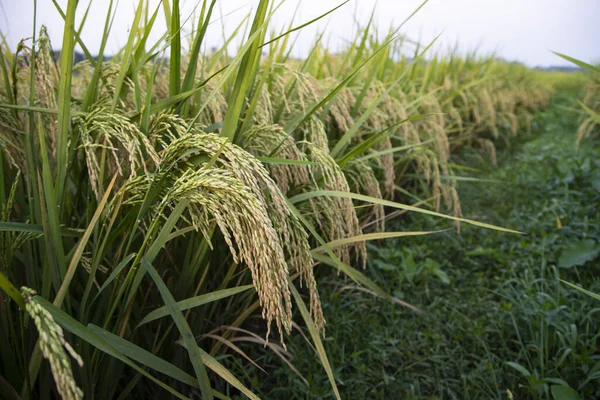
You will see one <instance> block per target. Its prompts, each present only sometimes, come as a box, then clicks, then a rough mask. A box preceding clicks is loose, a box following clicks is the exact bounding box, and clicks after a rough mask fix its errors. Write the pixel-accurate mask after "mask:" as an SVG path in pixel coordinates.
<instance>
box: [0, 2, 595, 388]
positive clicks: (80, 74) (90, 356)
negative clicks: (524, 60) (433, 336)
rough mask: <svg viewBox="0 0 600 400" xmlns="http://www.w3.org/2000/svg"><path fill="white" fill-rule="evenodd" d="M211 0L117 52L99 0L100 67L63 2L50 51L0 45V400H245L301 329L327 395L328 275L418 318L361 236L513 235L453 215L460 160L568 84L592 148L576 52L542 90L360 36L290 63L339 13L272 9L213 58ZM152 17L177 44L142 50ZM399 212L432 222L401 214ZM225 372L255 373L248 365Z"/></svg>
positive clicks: (139, 12) (522, 125)
mask: <svg viewBox="0 0 600 400" xmlns="http://www.w3.org/2000/svg"><path fill="white" fill-rule="evenodd" d="M215 4H216V0H211V1H208V0H205V1H203V2H200V3H199V4H198V6H199V7H198V10H199V17H198V18H197V21H196V27H195V30H194V31H193V32H192V34H191V35H183V34H182V31H181V26H182V21H183V20H184V18H185V17H186V16H184V15H180V9H179V1H178V0H173V1H171V2H169V1H163V2H162V7H159V8H157V9H154V8H150V6H149V4H148V3H147V2H146V1H145V0H139V1H138V2H137V6H136V12H135V18H134V20H133V21H132V25H131V29H130V31H129V37H128V40H127V42H126V44H125V46H124V47H123V49H122V50H121V51H120V52H119V53H118V54H115V55H108V54H105V53H104V49H105V46H106V43H107V41H108V38H109V37H110V31H111V27H112V25H111V24H112V18H113V16H114V13H115V12H116V2H112V1H111V2H110V6H109V8H108V10H107V12H106V15H105V16H103V18H105V21H106V22H105V28H104V31H103V32H101V33H100V34H101V35H102V44H101V47H100V52H99V54H98V55H94V56H92V54H91V53H90V52H89V50H88V48H87V47H86V45H85V43H84V42H83V41H82V40H81V39H80V36H79V32H81V30H82V29H83V25H84V24H85V18H84V19H83V22H80V25H79V22H78V23H77V24H76V19H75V13H76V11H77V9H78V4H77V1H76V0H69V1H68V3H67V6H66V8H65V9H60V7H59V6H58V5H57V12H59V13H61V15H63V18H64V21H65V30H64V32H63V39H62V43H50V39H49V36H48V32H47V30H46V28H45V27H43V26H32V35H33V36H32V37H31V38H29V39H24V40H23V41H21V42H20V43H19V44H18V46H17V47H16V51H13V50H11V46H10V45H9V43H7V42H6V40H2V42H1V51H0V56H1V58H0V68H1V75H2V78H1V80H0V146H1V150H0V168H1V173H0V204H1V205H2V206H1V208H0V288H2V291H0V299H1V300H2V301H0V321H1V323H0V354H1V358H2V363H1V364H0V392H1V393H2V395H3V396H5V397H6V398H8V399H34V398H35V399H37V398H48V399H50V398H65V399H81V398H83V397H84V396H85V398H98V399H105V398H107V399H109V398H119V399H125V398H182V399H186V398H202V399H212V398H221V399H227V398H242V397H248V398H251V399H256V398H259V397H258V395H257V394H256V393H255V390H254V388H253V386H254V385H253V380H255V379H258V380H261V379H262V378H261V375H260V374H261V373H262V372H260V371H259V370H261V369H263V366H261V365H260V361H257V360H255V359H254V358H255V357H254V358H253V357H251V356H250V354H249V353H250V352H249V351H248V350H247V349H249V348H251V349H252V351H251V353H252V355H254V354H263V355H265V357H274V359H276V360H279V361H278V362H279V363H280V364H281V365H286V366H287V367H288V368H290V371H292V372H290V373H291V374H297V375H298V376H301V377H303V374H304V373H305V371H302V370H299V369H297V368H296V367H295V366H294V359H293V354H292V353H291V351H290V348H288V343H289V342H290V341H292V343H297V341H296V338H300V337H302V338H303V339H302V340H303V341H304V344H305V346H306V349H307V350H308V352H307V354H310V355H311V356H312V357H313V358H314V360H315V362H317V363H318V364H319V367H320V372H319V373H320V374H321V377H323V380H324V381H325V382H326V385H327V387H325V388H324V389H325V390H326V391H327V394H326V395H324V396H325V397H327V396H329V397H333V398H341V395H340V391H339V389H338V386H339V384H340V381H339V376H336V369H335V368H334V367H333V365H335V364H334V363H335V360H334V359H332V358H330V356H329V355H328V352H327V351H326V347H331V343H327V346H325V344H324V341H325V340H327V337H328V331H330V329H336V328H335V327H331V326H330V323H328V321H327V320H326V318H325V314H326V313H324V310H323V302H322V300H321V294H322V293H323V290H327V291H329V290H333V289H331V287H330V286H326V288H325V289H323V286H322V285H323V284H326V283H327V282H329V281H330V280H331V279H341V278H343V279H345V282H347V283H348V284H352V285H356V286H358V287H360V289H361V290H362V291H363V295H364V296H369V297H373V298H378V299H386V300H391V302H392V303H393V304H394V306H395V307H398V308H399V309H402V310H404V311H406V310H410V311H409V312H410V313H413V314H414V315H417V316H418V315H419V314H420V313H421V312H422V310H421V309H419V308H418V307H417V306H415V305H413V304H411V300H410V299H400V298H398V297H397V296H395V295H394V293H393V292H390V291H389V290H387V289H386V288H385V287H383V286H385V285H381V283H377V279H373V276H372V275H371V272H370V271H369V269H371V267H372V263H371V262H370V259H369V257H368V253H369V252H368V251H367V246H368V244H370V243H371V244H372V243H375V244H377V243H384V242H385V241H384V240H387V239H393V238H405V237H412V236H414V237H417V236H422V238H420V239H421V240H424V242H425V243H427V240H432V241H434V240H436V238H435V236H432V237H428V235H431V234H433V233H438V232H439V231H445V232H451V234H452V235H459V234H460V231H461V229H465V228H464V227H466V226H468V227H469V229H470V230H473V229H476V230H477V231H478V232H490V231H496V232H498V234H500V235H506V236H507V237H513V236H515V235H520V234H521V233H520V232H518V231H517V230H515V229H514V228H513V227H511V226H510V225H507V224H504V223H503V221H494V222H493V223H488V222H483V220H481V219H478V218H468V217H465V215H468V213H466V212H465V210H463V209H462V207H461V204H463V201H462V197H461V196H462V195H461V190H460V188H459V182H460V181H461V180H463V179H464V174H465V171H466V170H468V168H469V167H467V166H465V165H461V164H458V163H457V162H456V160H457V156H459V155H460V154H464V153H465V152H469V153H470V154H475V155H476V156H477V157H478V158H480V159H484V160H487V161H488V162H489V163H491V164H496V162H497V158H498V154H497V150H498V149H501V148H504V147H506V146H510V144H511V143H514V142H515V141H518V140H519V138H520V137H521V136H523V135H531V134H533V133H535V130H534V129H533V128H532V121H534V119H535V116H536V115H537V114H538V113H540V112H541V111H543V110H545V109H547V108H548V107H549V104H550V102H551V100H552V98H553V96H555V95H556V93H557V92H561V91H562V90H563V88H564V87H567V86H568V87H572V86H575V89H574V90H571V92H572V93H574V94H573V97H574V98H575V96H576V95H577V93H578V92H581V93H582V95H581V96H580V99H579V100H576V102H575V101H574V105H573V107H571V108H570V109H569V110H567V111H565V112H569V113H572V114H573V115H574V117H573V118H579V120H578V121H579V122H580V125H579V128H578V130H577V132H574V133H573V135H572V136H573V137H572V143H573V146H575V144H579V145H582V143H585V141H586V140H591V139H594V137H595V136H597V133H598V124H599V123H600V122H599V119H598V115H599V112H600V111H599V108H598V107H599V105H600V97H599V96H598V93H599V91H598V85H599V82H600V81H598V76H599V75H598V68H597V67H595V66H593V65H589V64H585V63H583V62H581V61H578V60H572V61H573V62H575V63H576V64H578V65H580V66H583V67H585V68H586V69H588V70H589V72H588V73H586V74H585V75H584V74H583V73H581V74H579V75H577V76H571V75H569V74H557V73H552V77H550V75H547V76H546V75H544V74H546V73H545V72H540V71H535V70H532V69H529V68H527V67H525V66H522V65H519V64H514V63H507V62H503V61H501V60H498V59H496V58H494V57H491V56H481V55H478V54H474V53H473V54H457V53H454V52H438V53H436V52H433V51H432V48H433V47H434V44H435V43H434V42H435V41H434V42H432V43H415V42H412V41H410V40H408V39H407V38H405V37H404V36H403V35H402V32H401V30H400V28H398V29H395V30H390V31H388V32H379V31H377V30H376V29H375V28H373V26H372V25H371V24H367V25H366V26H364V27H359V28H357V29H356V31H355V36H354V38H353V39H350V41H349V44H348V45H347V47H346V48H345V49H344V50H343V51H341V52H336V53H332V52H331V51H330V50H328V48H327V46H325V45H324V43H323V42H322V38H323V36H322V35H321V36H318V37H316V38H315V40H314V46H313V47H312V51H311V52H310V54H309V55H308V56H307V57H306V58H305V59H301V60H299V59H295V58H293V57H292V55H291V49H292V47H293V45H294V37H295V33H296V32H297V31H299V30H301V29H302V28H303V27H305V26H307V25H310V24H312V23H314V22H315V21H317V20H319V19H321V18H323V17H326V16H329V15H333V17H335V11H336V9H332V10H330V11H329V12H327V13H326V14H323V15H321V16H318V17H317V18H315V19H313V20H311V21H291V22H290V24H289V27H287V28H286V29H284V30H283V31H282V32H277V33H275V32H273V31H272V30H271V28H270V25H269V22H270V19H271V17H272V15H273V13H274V12H275V10H276V8H277V5H276V4H270V2H269V1H267V0H261V1H260V2H258V5H257V7H256V9H255V11H254V12H253V13H252V14H249V15H248V16H247V18H246V19H245V20H244V22H243V23H242V25H240V26H239V27H238V28H237V29H236V30H235V32H234V34H233V35H232V36H231V37H229V38H226V39H227V40H226V42H225V44H224V45H223V47H221V48H218V49H214V50H213V51H211V52H210V54H205V53H204V52H203V51H202V49H203V41H204V40H205V36H206V35H207V33H208V32H209V31H210V30H212V29H214V28H213V26H209V22H210V21H211V18H213V17H214V15H213V13H215ZM79 7H83V5H81V4H80V5H79ZM336 8H337V7H336ZM86 15H87V14H86ZM158 19H163V20H165V21H166V24H167V28H168V32H167V33H166V34H165V35H164V36H163V37H161V38H160V39H159V40H158V41H156V42H152V41H151V40H149V38H150V36H151V33H152V30H153V27H154V25H155V23H156V21H157V20H158ZM239 37H241V38H243V40H242V42H241V45H240V46H239V48H238V49H237V52H236V53H235V54H230V53H229V52H228V51H227V45H228V43H229V42H230V41H231V40H233V39H234V38H239ZM3 39H4V37H3ZM184 41H188V43H187V44H186V43H182V42H184ZM11 45H12V44H11ZM76 46H78V48H81V49H82V50H83V52H84V56H85V60H84V61H82V62H78V63H74V62H73V61H74V60H73V54H74V49H75V48H76ZM56 48H60V49H61V51H60V52H59V53H58V54H59V57H56V54H57V52H55V49H56ZM108 56H110V57H108ZM105 57H107V58H106V59H105ZM564 57H567V58H568V56H564ZM579 116H580V117H579ZM463 213H465V215H463ZM406 214H410V215H411V218H413V219H417V220H418V219H419V218H427V219H429V218H434V219H435V220H436V221H439V222H438V226H437V228H436V229H435V230H420V229H419V230H417V229H415V230H411V229H410V227H409V226H408V225H406V226H403V224H402V223H396V222H397V221H398V218H403V217H402V216H405V215H406ZM411 239H413V238H411ZM407 243H411V242H407ZM411 315H412V314H411ZM356 323H359V322H356ZM304 339H305V340H304ZM336 345H337V344H336ZM340 345H341V344H340ZM294 347H296V346H294ZM507 361H508V360H507ZM240 363H241V365H245V366H247V367H248V368H249V370H252V371H256V372H257V374H258V375H256V376H254V377H248V376H244V375H240V374H239V368H238V367H237V366H239V365H240ZM234 372H236V373H234ZM302 379H304V380H305V381H306V379H305V378H302ZM306 382H307V383H308V381H306ZM554 383H557V382H554ZM558 384H559V386H561V385H562V383H560V382H558ZM308 386H310V385H308ZM562 386H564V385H562ZM565 387H567V388H568V386H565ZM321 389H323V388H321ZM307 393H308V392H307ZM555 398H556V397H555ZM562 398H567V397H562Z"/></svg>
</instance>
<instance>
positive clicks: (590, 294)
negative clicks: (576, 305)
mask: <svg viewBox="0 0 600 400" xmlns="http://www.w3.org/2000/svg"><path fill="white" fill-rule="evenodd" d="M560 281H561V282H562V283H564V284H566V285H568V286H571V287H572V288H573V289H576V290H579V291H580V292H581V293H584V294H587V295H588V296H590V297H593V298H594V299H596V300H598V301H600V295H599V294H596V293H593V292H590V291H589V290H585V289H583V288H580V287H579V286H576V285H573V284H572V283H570V282H567V281H563V280H562V279H561V280H560Z"/></svg>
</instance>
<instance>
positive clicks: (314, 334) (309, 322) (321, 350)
mask: <svg viewBox="0 0 600 400" xmlns="http://www.w3.org/2000/svg"><path fill="white" fill-rule="evenodd" d="M288 286H289V287H290V290H291V292H292V296H294V301H295V302H296V306H297V307H298V310H300V314H302V318H303V319H304V322H305V323H306V326H307V327H308V332H309V333H310V337H311V338H312V340H313V342H314V344H315V348H316V349H317V354H318V355H319V359H320V360H321V364H322V365H323V368H324V369H325V373H326V374H327V377H328V378H329V383H330V384H331V388H332V389H333V394H334V395H335V397H336V399H338V400H341V397H340V392H339V391H338V388H337V385H336V383H335V377H334V376H333V370H332V369H331V364H329V359H328V358H327V352H326V351H325V347H323V342H322V341H321V336H319V331H318V329H317V327H316V325H315V323H314V321H313V319H312V317H311V316H310V313H309V312H308V309H307V308H306V305H305V304H304V301H303V300H302V297H301V296H300V293H298V290H297V289H296V287H295V286H294V283H293V282H292V280H291V279H290V278H289V277H288Z"/></svg>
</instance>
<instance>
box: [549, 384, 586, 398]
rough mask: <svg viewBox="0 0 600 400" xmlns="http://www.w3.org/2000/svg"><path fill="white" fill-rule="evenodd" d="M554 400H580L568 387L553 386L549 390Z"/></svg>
mask: <svg viewBox="0 0 600 400" xmlns="http://www.w3.org/2000/svg"><path fill="white" fill-rule="evenodd" d="M550 390H551V391H552V398H553V399H554V400H580V399H581V397H579V395H578V394H577V392H576V391H575V390H573V389H571V388H570V387H568V386H563V385H554V386H552V388H551V389H550Z"/></svg>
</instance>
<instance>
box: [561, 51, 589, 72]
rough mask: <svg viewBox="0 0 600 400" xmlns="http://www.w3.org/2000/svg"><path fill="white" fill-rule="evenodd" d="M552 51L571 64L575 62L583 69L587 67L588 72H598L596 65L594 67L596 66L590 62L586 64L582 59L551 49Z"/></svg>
mask: <svg viewBox="0 0 600 400" xmlns="http://www.w3.org/2000/svg"><path fill="white" fill-rule="evenodd" d="M553 53H554V54H556V55H557V56H559V57H562V58H564V59H565V60H567V61H570V62H572V63H573V64H575V65H577V66H579V67H581V68H583V69H587V70H588V71H590V72H600V68H598V67H596V66H594V65H592V64H588V63H586V62H583V61H581V60H578V59H576V58H573V57H569V56H567V55H565V54H562V53H557V52H556V51H553Z"/></svg>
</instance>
